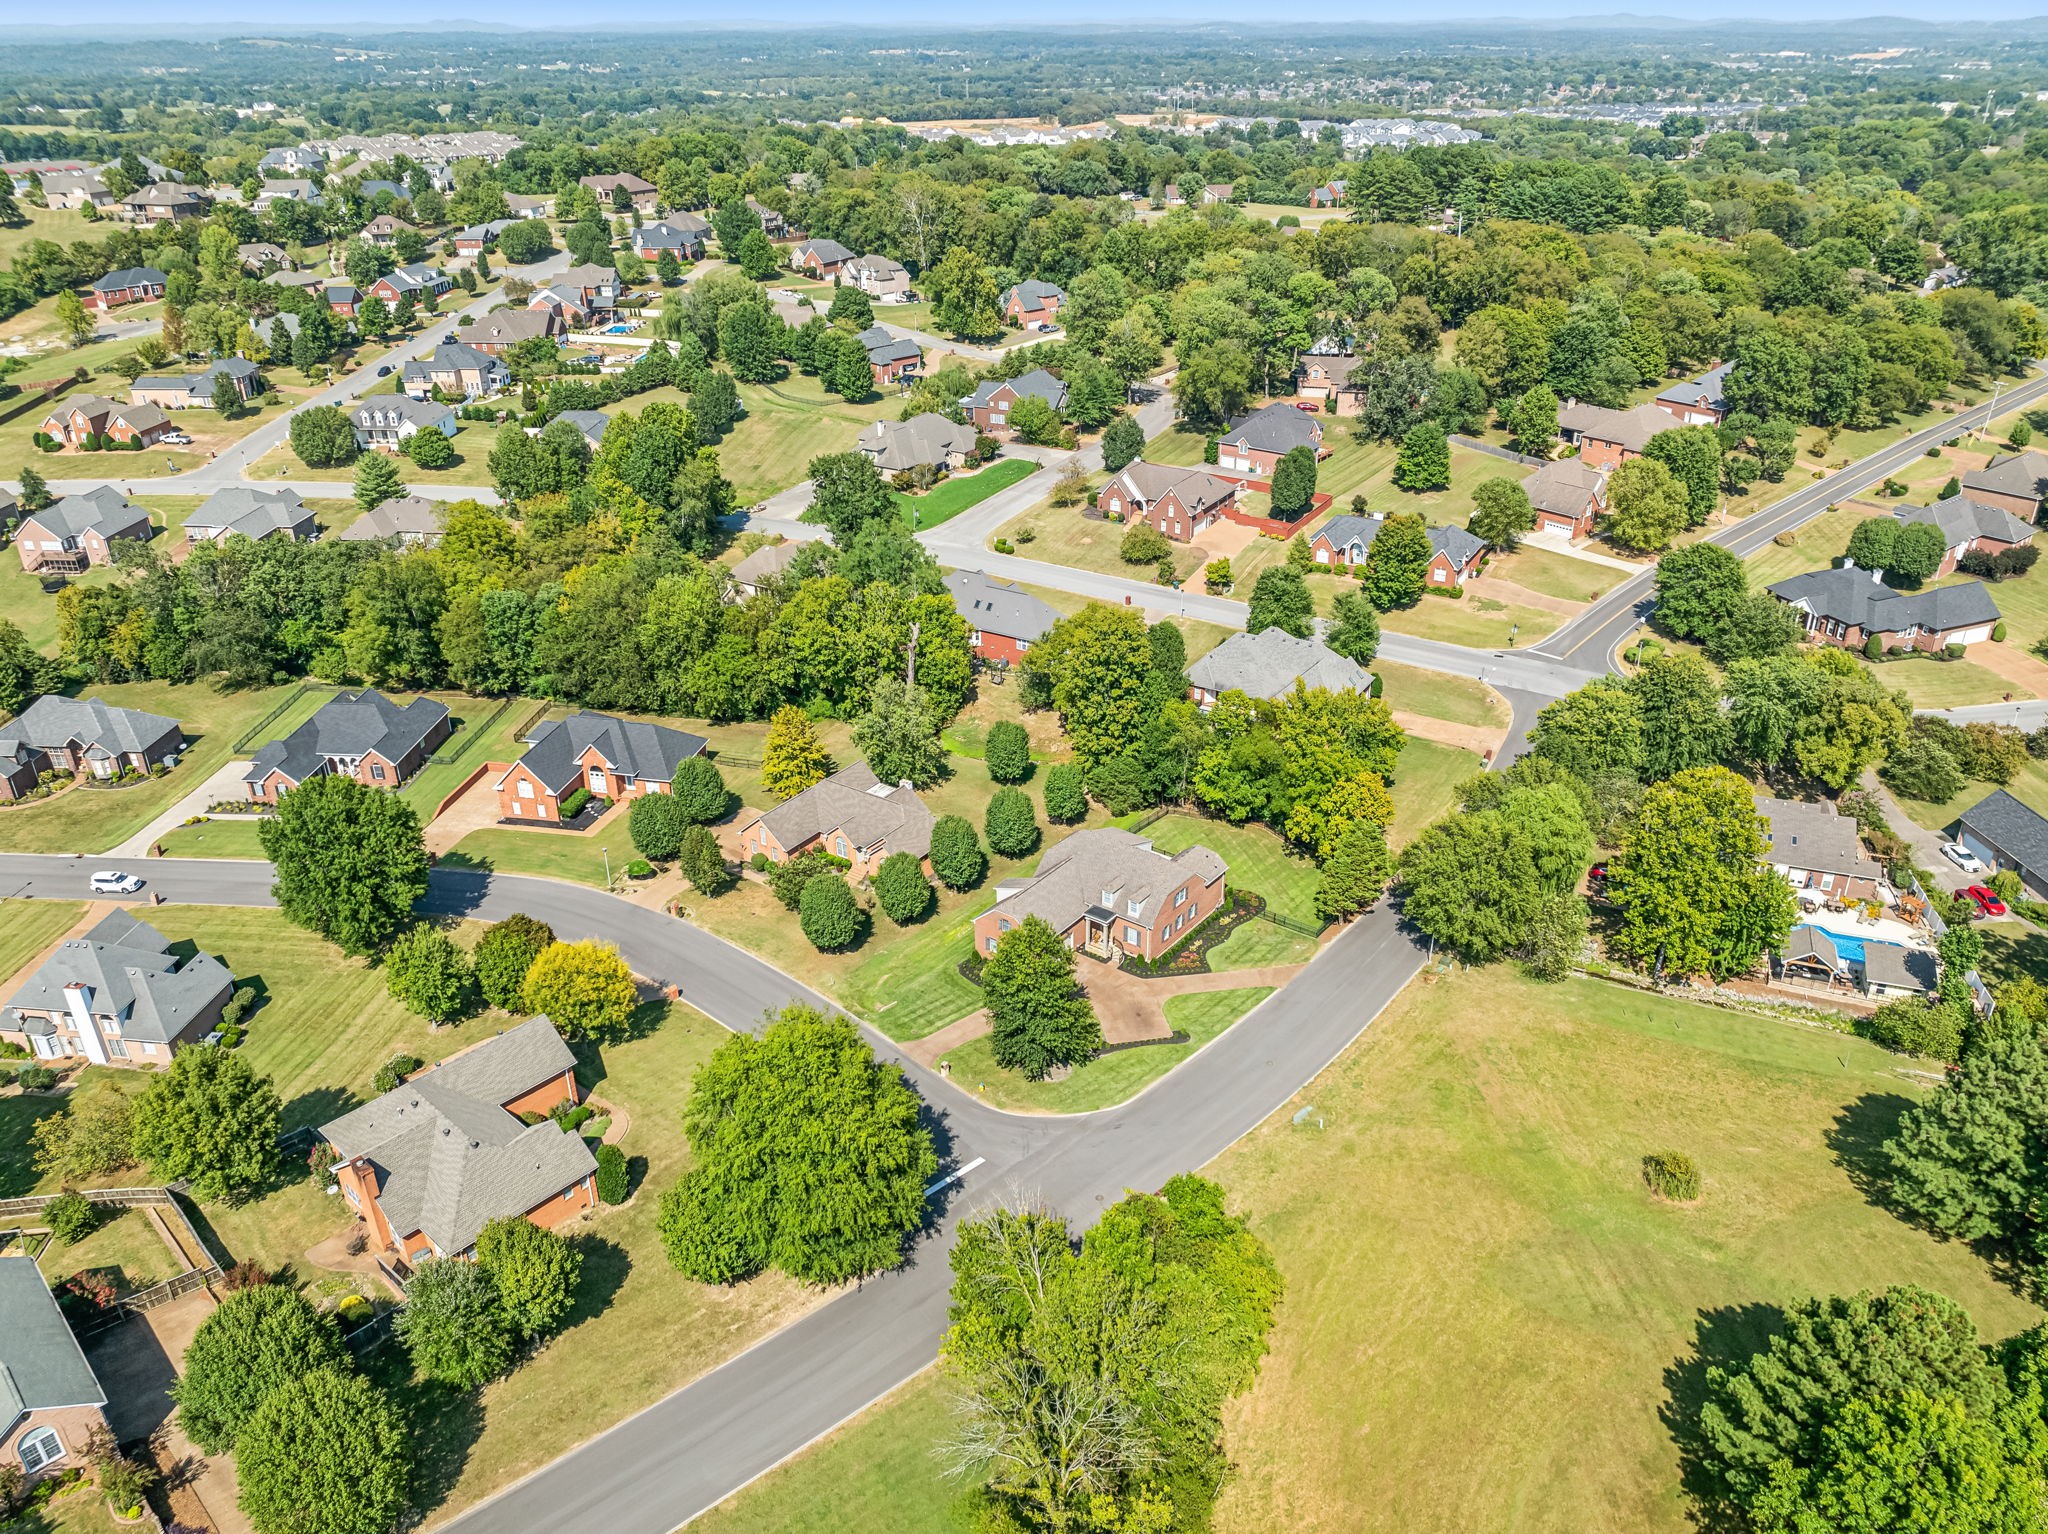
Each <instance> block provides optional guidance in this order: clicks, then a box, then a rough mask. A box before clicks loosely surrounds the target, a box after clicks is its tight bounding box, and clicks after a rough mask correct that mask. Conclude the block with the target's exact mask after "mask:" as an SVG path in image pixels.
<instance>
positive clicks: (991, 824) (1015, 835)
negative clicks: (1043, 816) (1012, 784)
mask: <svg viewBox="0 0 2048 1534" xmlns="http://www.w3.org/2000/svg"><path fill="white" fill-rule="evenodd" d="M982 829H983V830H984V831H985V832H987V834H988V847H989V851H991V852H993V853H995V854H996V855H997V856H998V857H1005V858H1021V857H1024V856H1026V855H1027V854H1029V853H1031V852H1033V851H1035V850H1036V849H1037V847H1038V817H1037V815H1036V814H1035V813H1033V811H1032V808H1031V799H1030V796H1029V795H1027V794H1026V793H1025V792H1024V790H1023V789H1021V788H999V789H997V790H996V791H995V793H994V795H993V796H992V797H991V798H990V799H989V801H988V811H987V814H986V816H985V817H984V820H983V825H982Z"/></svg>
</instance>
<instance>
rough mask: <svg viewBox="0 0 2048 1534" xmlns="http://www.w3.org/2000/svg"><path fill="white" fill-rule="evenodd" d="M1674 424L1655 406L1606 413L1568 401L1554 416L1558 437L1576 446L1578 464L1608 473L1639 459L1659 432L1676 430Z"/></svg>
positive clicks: (1675, 424) (1605, 411)
mask: <svg viewBox="0 0 2048 1534" xmlns="http://www.w3.org/2000/svg"><path fill="white" fill-rule="evenodd" d="M1678 425H1679V423H1678V422H1677V421H1676V420H1674V419H1673V418H1672V416H1671V413H1670V412H1669V411H1666V410H1660V409H1659V408H1658V407H1657V406H1655V405H1638V406H1636V407H1635V408H1634V409H1633V410H1608V409H1606V408H1604V407H1603V406H1600V405H1582V404H1580V403H1579V402H1578V401H1577V400H1572V401H1570V402H1569V403H1567V404H1566V405H1565V407H1564V408H1563V409H1562V410H1560V411H1558V413H1557V429H1558V434H1559V435H1560V436H1562V437H1563V438H1564V440H1565V441H1566V442H1576V443H1577V444H1578V447H1579V459H1580V461H1581V462H1583V463H1585V464H1586V465H1588V466H1589V467H1591V468H1595V469H1605V470H1609V471H1612V470H1614V469H1618V468H1620V467H1621V466H1622V465H1623V464H1624V463H1626V462H1628V460H1629V459H1631V458H1640V457H1642V456H1643V449H1644V448H1646V447H1648V446H1649V445H1650V439H1651V438H1652V437H1654V436H1656V435H1657V433H1658V432H1660V431H1676V430H1677V429H1678Z"/></svg>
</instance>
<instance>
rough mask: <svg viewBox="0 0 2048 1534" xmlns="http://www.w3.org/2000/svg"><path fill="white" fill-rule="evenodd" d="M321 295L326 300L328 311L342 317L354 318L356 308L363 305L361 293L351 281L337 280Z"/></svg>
mask: <svg viewBox="0 0 2048 1534" xmlns="http://www.w3.org/2000/svg"><path fill="white" fill-rule="evenodd" d="M322 296H323V297H325V298H326V300H327V308H328V310H329V312H330V313H333V314H339V315H341V316H342V317H343V318H344V319H351V320H352V319H354V318H355V317H356V310H358V309H360V308H362V306H363V295H362V293H361V292H360V291H359V290H358V289H357V288H356V287H355V286H354V285H353V284H351V283H346V282H337V283H336V284H334V286H333V287H331V288H328V289H326V290H325V291H324V293H323V295H322Z"/></svg>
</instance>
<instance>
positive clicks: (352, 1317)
mask: <svg viewBox="0 0 2048 1534" xmlns="http://www.w3.org/2000/svg"><path fill="white" fill-rule="evenodd" d="M334 1314H335V1317H336V1319H338V1320H339V1321H340V1322H341V1324H342V1325H343V1326H345V1327H348V1328H350V1329H351V1330H353V1329H354V1328H355V1327H358V1326H361V1325H362V1324H363V1323H364V1322H365V1321H367V1320H369V1319H370V1317H372V1316H373V1315H375V1314H376V1309H375V1307H374V1306H372V1305H371V1304H370V1302H369V1301H368V1300H366V1299H364V1298H363V1297H362V1296H361V1295H360V1294H351V1295H349V1296H348V1297H347V1298H346V1299H344V1300H343V1301H342V1302H341V1303H340V1304H339V1305H337V1306H335V1307H334Z"/></svg>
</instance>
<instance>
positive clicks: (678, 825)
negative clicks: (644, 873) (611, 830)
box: [626, 794, 689, 863]
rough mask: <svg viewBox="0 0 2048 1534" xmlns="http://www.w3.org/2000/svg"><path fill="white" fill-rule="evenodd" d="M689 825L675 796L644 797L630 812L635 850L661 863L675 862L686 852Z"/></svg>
mask: <svg viewBox="0 0 2048 1534" xmlns="http://www.w3.org/2000/svg"><path fill="white" fill-rule="evenodd" d="M688 826H689V820H688V818H687V817H686V816H685V815H684V813H683V807H682V805H681V804H679V803H678V802H677V801H676V797H675V795H674V794H642V795H641V796H640V797H639V798H638V799H635V800H634V801H633V808H632V809H630V810H629V811H627V812H626V831H627V834H628V835H630V836H631V837H632V838H633V850H634V851H636V852H638V853H639V854H640V856H642V857H643V858H652V859H653V860H654V861H655V862H657V863H667V862H671V861H673V860H674V858H675V856H676V854H677V853H679V852H681V851H682V850H683V832H684V831H685V830H686V829H687V828H688Z"/></svg>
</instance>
